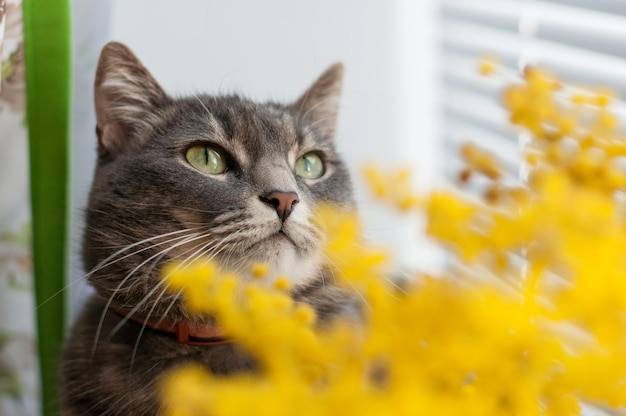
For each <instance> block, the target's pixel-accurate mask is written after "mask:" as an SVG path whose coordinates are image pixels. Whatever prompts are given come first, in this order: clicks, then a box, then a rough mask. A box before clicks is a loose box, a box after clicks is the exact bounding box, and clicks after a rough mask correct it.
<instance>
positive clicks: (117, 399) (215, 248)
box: [60, 43, 355, 416]
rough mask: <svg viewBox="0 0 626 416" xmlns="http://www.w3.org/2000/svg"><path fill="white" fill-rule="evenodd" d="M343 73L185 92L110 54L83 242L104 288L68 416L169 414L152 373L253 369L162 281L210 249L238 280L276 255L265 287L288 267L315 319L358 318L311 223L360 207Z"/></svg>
mask: <svg viewBox="0 0 626 416" xmlns="http://www.w3.org/2000/svg"><path fill="white" fill-rule="evenodd" d="M342 73H343V68H342V66H341V65H340V64H335V65H333V66H331V67H330V68H329V69H328V70H327V71H326V72H324V73H323V74H322V75H321V76H320V78H319V79H318V80H317V81H316V82H315V83H314V84H313V85H312V86H311V87H310V88H309V89H308V90H307V91H306V92H305V93H304V94H303V95H302V96H301V98H300V99H298V100H297V101H296V102H295V103H293V104H290V105H282V104H276V103H265V104H259V103H255V102H252V101H250V100H248V99H245V98H242V97H239V96H236V95H230V96H223V97H213V96H208V95H201V96H193V97H189V98H180V99H175V98H172V97H170V96H169V95H167V94H166V93H165V92H164V91H163V90H162V89H161V87H160V86H159V85H158V84H157V82H156V81H155V80H154V78H153V77H152V76H151V75H150V73H149V72H148V71H147V70H146V69H145V68H144V67H143V65H142V64H141V63H140V62H139V60H138V59H137V58H136V57H135V56H134V55H133V53H132V52H131V51H130V50H129V49H128V48H126V47H125V46H123V45H121V44H119V43H109V44H108V45H106V46H105V47H104V49H103V50H102V54H101V56H100V61H99V64H98V70H97V74H96V81H95V104H96V115H97V129H96V131H97V135H98V162H97V168H96V172H95V178H94V182H93V186H92V190H91V195H90V200H89V206H88V209H87V217H86V219H87V227H86V232H85V236H84V246H83V259H84V264H85V267H86V269H87V270H91V271H90V273H89V274H88V276H89V280H90V282H91V284H92V285H93V286H94V287H95V289H96V294H95V295H94V296H93V297H92V298H91V299H89V300H88V301H87V304H86V306H85V308H84V310H83V312H82V314H81V316H80V317H79V319H78V320H77V322H76V323H75V324H74V327H73V329H72V330H71V333H70V335H69V337H68V340H67V342H66V345H65V347H64V351H63V354H62V357H61V363H60V378H61V399H60V401H61V409H62V410H61V414H62V415H63V416H79V415H80V416H86V415H120V416H121V415H124V416H136V415H150V416H154V415H157V414H160V413H161V412H162V409H161V408H160V404H159V399H158V392H157V389H156V386H157V384H158V380H159V378H160V376H161V375H162V374H163V373H164V372H165V371H167V370H169V369H172V368H174V367H176V366H179V365H181V364H184V363H189V362H195V363H201V364H202V365H204V366H205V367H206V368H207V369H208V370H209V371H212V372H214V373H217V374H227V373H232V372H237V371H250V370H254V367H255V363H254V360H253V359H251V358H250V357H249V356H248V355H247V354H246V353H245V351H242V350H241V349H239V348H238V347H237V344H236V343H232V342H230V343H229V342H225V343H222V341H224V340H222V339H220V337H221V336H222V334H220V333H219V331H217V332H216V331H213V330H214V329H215V325H213V323H212V321H211V318H210V317H198V316H194V315H190V314H189V313H188V312H187V311H186V310H185V308H184V307H183V305H182V302H181V300H180V299H179V297H178V296H176V294H172V293H170V292H168V291H167V290H166V287H165V286H164V284H163V281H162V279H161V278H160V272H161V267H162V265H164V264H165V263H167V262H170V261H179V262H183V263H184V264H188V263H189V262H191V261H192V260H194V259H198V258H201V257H210V258H214V259H215V260H216V261H217V262H218V263H219V264H220V265H221V266H222V267H224V268H225V269H230V270H235V271H238V272H240V273H241V274H242V276H244V278H245V276H246V275H248V274H249V269H250V267H251V265H252V264H254V263H257V262H266V263H269V265H270V266H271V271H272V272H271V275H270V276H269V277H268V280H269V281H271V280H272V279H274V278H275V277H276V276H279V275H286V276H289V278H290V279H291V285H292V287H293V290H292V295H293V297H294V298H295V299H296V300H297V301H302V302H307V303H310V304H311V305H313V307H314V308H315V309H316V310H317V313H318V316H319V318H318V319H319V321H320V322H322V323H323V322H325V321H327V320H328V319H330V318H332V317H333V316H336V315H338V314H342V313H350V311H354V308H355V303H354V302H353V301H352V300H351V298H350V297H349V296H348V295H346V294H345V293H344V292H342V291H341V290H340V289H338V288H336V287H333V286H332V276H330V274H329V273H328V271H327V269H326V265H325V264H324V260H323V258H322V255H321V247H320V241H321V236H320V234H319V232H318V230H316V228H315V226H314V225H313V224H312V223H311V217H312V211H313V210H314V206H315V204H316V203H318V202H321V201H326V202H331V203H334V204H338V205H341V206H345V207H352V206H353V199H352V190H351V185H350V179H349V176H348V172H347V170H346V167H345V165H344V163H343V162H342V160H341V159H340V158H339V156H338V155H337V152H336V150H335V145H334V143H333V137H334V135H335V125H336V119H337V111H338V105H339V98H340V89H341V82H342ZM190 328H191V329H190ZM194 328H195V330H194ZM226 341H227V340H226ZM194 344H199V345H194Z"/></svg>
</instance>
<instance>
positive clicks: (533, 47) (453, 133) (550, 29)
mask: <svg viewBox="0 0 626 416" xmlns="http://www.w3.org/2000/svg"><path fill="white" fill-rule="evenodd" d="M441 17H442V18H441V34H442V35H441V37H442V39H441V42H442V56H441V68H442V76H443V81H444V82H443V94H444V96H443V103H444V107H443V123H442V124H443V127H442V132H443V136H444V139H443V142H444V143H445V146H446V151H452V153H453V154H454V156H455V159H454V162H451V163H448V164H447V165H446V166H445V168H444V169H445V172H444V174H445V175H446V176H447V177H448V178H453V175H456V174H457V173H458V171H459V167H460V161H459V160H458V158H456V155H458V146H459V144H460V143H462V142H465V141H467V140H472V141H475V142H477V143H479V144H480V145H481V146H483V147H486V148H488V149H491V150H492V151H493V152H494V153H495V154H497V155H498V157H499V158H500V159H501V160H502V161H503V162H504V163H505V166H506V168H507V175H508V176H509V177H511V178H517V177H518V169H519V167H518V166H517V162H516V160H517V159H516V156H517V152H518V147H519V145H518V140H519V137H518V133H517V131H516V130H515V129H513V128H511V127H510V126H509V125H508V123H507V122H506V115H505V112H504V110H503V108H502V107H501V105H500V102H499V92H500V87H501V85H500V82H499V81H497V80H492V79H485V78H483V77H481V76H480V75H478V74H477V71H476V68H477V60H478V58H479V57H480V56H483V55H485V54H487V55H493V56H495V57H497V58H499V59H500V61H501V62H502V63H503V64H504V65H506V66H507V67H509V68H519V69H521V68H523V67H524V66H526V65H528V64H532V65H537V66H540V67H542V68H545V69H547V70H549V71H551V72H552V73H554V74H555V75H557V76H558V77H559V78H560V79H563V80H564V81H567V82H568V83H573V84H578V85H588V86H604V87H610V88H611V89H612V90H613V91H615V93H617V94H618V95H619V96H621V97H626V3H625V2H623V1H619V0H594V1H588V0H552V1H532V0H526V1H515V0H442V2H441ZM616 112H617V113H618V114H619V115H620V116H621V118H622V119H623V120H626V112H625V111H624V108H623V106H621V105H618V106H617V108H616Z"/></svg>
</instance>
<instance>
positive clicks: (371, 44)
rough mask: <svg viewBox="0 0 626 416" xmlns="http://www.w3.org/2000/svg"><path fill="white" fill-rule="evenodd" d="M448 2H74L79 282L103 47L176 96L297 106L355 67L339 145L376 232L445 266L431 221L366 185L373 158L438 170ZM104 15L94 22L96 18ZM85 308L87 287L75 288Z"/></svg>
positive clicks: (414, 260)
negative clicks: (406, 214) (400, 212)
mask: <svg viewBox="0 0 626 416" xmlns="http://www.w3.org/2000/svg"><path fill="white" fill-rule="evenodd" d="M437 3H438V2H437V1H436V0H420V1H413V0H393V1H384V2H382V1H378V0H344V1H335V0H319V1H315V2H293V1H290V0H271V1H259V2H256V1H247V0H229V1H221V2H216V1H206V0H181V1H177V2H172V1H165V0H133V1H124V0H115V1H111V2H109V3H107V4H104V3H103V2H99V1H86V0H80V1H74V2H73V7H74V20H75V22H76V23H75V24H76V29H75V34H74V39H75V41H74V42H75V46H74V48H75V61H76V65H80V67H77V68H75V75H74V76H75V78H76V80H75V83H76V88H75V90H74V94H75V96H76V97H75V109H74V114H75V117H74V133H73V136H74V137H73V140H72V149H73V152H74V155H73V163H74V165H73V167H72V168H73V174H72V179H73V184H72V186H73V202H72V205H73V218H72V227H73V230H72V232H71V236H72V239H73V249H72V256H73V257H72V268H73V272H72V274H73V276H74V278H77V277H80V276H82V275H83V273H84V271H82V268H81V264H80V258H79V257H78V255H77V253H78V252H79V250H80V235H81V231H80V229H81V227H82V209H83V207H84V205H85V202H86V198H87V192H88V189H89V184H90V182H91V177H92V172H93V164H94V158H95V145H96V139H95V135H94V133H93V132H94V126H95V118H94V115H93V109H92V107H91V102H92V100H93V98H92V83H93V74H94V72H95V64H96V62H97V55H98V52H99V49H100V45H102V44H103V43H105V42H106V41H107V40H113V39H114V40H118V41H120V42H123V43H125V44H127V45H128V46H129V47H130V48H131V49H133V51H134V52H135V53H136V55H137V56H138V57H139V58H140V59H141V60H142V62H143V63H144V64H145V65H146V66H147V67H148V69H149V70H150V71H151V72H152V74H153V75H154V76H155V77H156V79H157V80H158V81H159V82H160V83H161V85H162V86H163V87H164V88H165V89H166V90H167V91H168V92H170V93H172V94H174V95H184V94H189V93H194V92H207V93H209V94H220V93H229V92H238V93H241V94H244V95H246V96H249V97H251V98H253V99H257V100H261V101H263V100H270V99H271V100H277V101H283V102H289V101H292V100H295V99H296V98H297V97H298V96H299V95H300V94H301V93H303V92H304V91H305V89H306V88H308V86H309V85H310V84H311V83H312V82H313V81H314V80H315V79H316V78H317V77H318V76H319V75H320V74H321V73H322V71H324V69H326V67H328V66H329V65H330V64H331V63H333V62H335V61H343V62H344V63H345V65H346V75H345V84H344V94H343V103H342V108H341V113H340V120H339V131H338V137H337V140H338V145H339V149H340V151H341V153H342V154H343V156H344V157H345V159H346V160H347V161H348V163H349V166H350V168H351V170H352V172H353V174H354V178H355V182H356V197H357V200H358V202H359V205H360V207H361V212H362V215H363V219H364V222H365V228H366V232H367V236H368V237H369V238H371V239H372V241H375V242H376V243H382V244H385V245H386V246H387V247H393V248H394V249H395V250H394V252H395V253H397V254H396V255H397V256H398V257H399V260H401V261H402V263H403V264H406V265H411V266H416V265H420V266H423V267H434V266H435V265H436V256H435V255H434V254H433V252H432V249H431V248H430V247H429V246H428V245H427V244H426V243H425V242H424V241H421V240H418V239H417V238H416V235H417V234H418V230H419V228H418V226H419V221H418V220H416V219H414V218H412V219H411V218H397V216H396V215H390V214H389V211H386V209H385V208H383V207H380V206H378V205H374V204H373V203H372V200H371V199H370V198H369V195H368V192H367V190H366V189H365V188H364V186H363V182H362V181H361V178H360V176H361V171H362V168H363V166H364V164H365V163H368V162H375V163H378V164H380V165H381V166H384V167H387V168H393V167H395V166H398V165H399V164H409V165H410V166H411V168H412V170H413V171H414V174H415V177H416V182H417V185H421V186H425V185H426V184H428V183H432V180H433V178H434V176H435V174H436V172H437V170H438V169H437V160H438V157H437V151H436V150H437V148H438V141H437V138H438V137H439V134H438V132H437V129H438V122H437V121H438V104H437V101H436V97H438V96H439V95H438V94H437V92H436V90H437V77H438V73H437V70H436V62H437V57H438V54H437V41H436V39H437V37H436V36H437V35H436V34H437V12H438V9H437V7H436V5H437ZM94 15H97V16H98V17H99V19H98V22H97V23H95V24H96V25H97V26H99V27H94V21H93V20H94V19H93V18H92V16H94ZM72 288H73V295H72V296H73V298H74V302H72V304H73V305H76V304H77V303H79V302H80V299H81V298H83V297H84V291H85V290H86V289H85V288H84V286H83V285H82V284H77V285H74V286H73V287H72Z"/></svg>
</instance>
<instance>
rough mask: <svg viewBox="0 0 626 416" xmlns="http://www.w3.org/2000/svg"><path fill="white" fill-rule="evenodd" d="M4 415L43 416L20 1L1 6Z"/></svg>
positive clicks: (1, 0) (0, 372)
mask: <svg viewBox="0 0 626 416" xmlns="http://www.w3.org/2000/svg"><path fill="white" fill-rule="evenodd" d="M0 52H1V54H0V56H1V58H2V66H1V67H0V414H1V415H3V416H14V415H15V416H18V415H19V416H22V415H37V414H39V383H38V381H39V376H38V365H37V344H36V336H35V333H36V330H35V317H34V311H35V309H34V299H33V267H32V256H31V231H30V230H31V218H30V212H31V210H30V195H29V163H28V131H27V128H26V85H25V70H24V42H23V35H22V4H21V0H6V1H5V0H0Z"/></svg>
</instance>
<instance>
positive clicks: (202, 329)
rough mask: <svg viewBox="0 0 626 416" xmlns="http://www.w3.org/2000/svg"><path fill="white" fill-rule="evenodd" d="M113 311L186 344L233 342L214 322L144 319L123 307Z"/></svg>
mask: <svg viewBox="0 0 626 416" xmlns="http://www.w3.org/2000/svg"><path fill="white" fill-rule="evenodd" d="M114 310H115V312H117V313H118V314H119V315H121V316H123V317H124V318H125V319H128V320H131V321H133V322H136V323H138V324H141V325H143V326H146V327H148V328H151V329H155V330H157V331H162V332H166V333H168V334H172V335H175V336H176V341H178V342H179V343H181V344H186V345H218V344H228V343H231V342H234V340H233V339H231V338H226V336H225V334H224V331H222V329H221V328H220V327H219V326H217V325H214V324H197V323H192V322H190V321H188V320H182V321H174V320H171V319H167V318H163V319H146V318H142V317H139V316H135V315H134V314H133V315H131V314H130V312H128V311H125V310H124V309H118V308H114Z"/></svg>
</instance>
